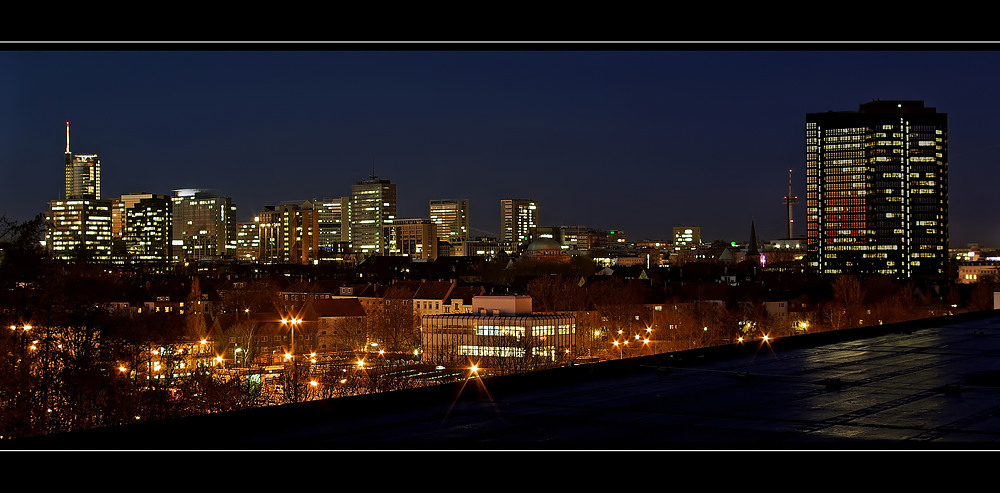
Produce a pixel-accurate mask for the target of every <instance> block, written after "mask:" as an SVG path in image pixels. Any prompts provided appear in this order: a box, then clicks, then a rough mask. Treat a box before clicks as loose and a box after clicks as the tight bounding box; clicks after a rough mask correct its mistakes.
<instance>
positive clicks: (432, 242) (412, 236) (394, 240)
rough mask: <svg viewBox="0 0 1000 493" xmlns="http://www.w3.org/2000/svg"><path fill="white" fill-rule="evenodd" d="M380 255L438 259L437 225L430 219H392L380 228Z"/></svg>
mask: <svg viewBox="0 0 1000 493" xmlns="http://www.w3.org/2000/svg"><path fill="white" fill-rule="evenodd" d="M382 236H383V238H382V244H383V245H385V250H384V251H383V252H382V255H393V256H395V255H405V256H409V257H410V258H416V259H428V260H434V259H436V258H437V257H438V238H439V237H440V236H441V235H439V234H438V233H437V224H434V223H433V222H432V221H431V220H430V219H423V218H416V219H393V221H392V224H386V225H385V226H382Z"/></svg>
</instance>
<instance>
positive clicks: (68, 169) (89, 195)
mask: <svg viewBox="0 0 1000 493" xmlns="http://www.w3.org/2000/svg"><path fill="white" fill-rule="evenodd" d="M63 181H64V183H63V198H64V199H66V200H101V160H100V158H98V156H97V154H73V153H72V152H70V150H69V122H66V154H65V165H64V168H63Z"/></svg>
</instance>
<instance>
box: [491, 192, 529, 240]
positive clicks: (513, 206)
mask: <svg viewBox="0 0 1000 493" xmlns="http://www.w3.org/2000/svg"><path fill="white" fill-rule="evenodd" d="M537 226H538V203H536V202H535V201H534V200H530V199H503V200H501V201H500V241H505V242H511V243H522V242H525V241H528V239H529V238H531V235H532V233H533V232H534V229H535V228H536V227H537Z"/></svg>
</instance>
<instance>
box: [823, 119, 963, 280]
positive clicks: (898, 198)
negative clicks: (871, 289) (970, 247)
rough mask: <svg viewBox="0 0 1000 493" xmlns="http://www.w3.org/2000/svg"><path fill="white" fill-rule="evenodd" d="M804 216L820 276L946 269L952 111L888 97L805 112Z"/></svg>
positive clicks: (913, 273)
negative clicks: (855, 108) (851, 106)
mask: <svg viewBox="0 0 1000 493" xmlns="http://www.w3.org/2000/svg"><path fill="white" fill-rule="evenodd" d="M806 215H807V247H808V252H809V260H808V262H809V267H810V269H811V270H812V271H814V272H818V273H821V274H841V273H854V274H859V275H864V274H884V275H889V276H893V277H897V278H910V277H918V276H943V275H945V274H946V264H947V260H948V118H947V114H945V113H938V112H937V111H936V110H935V108H925V107H924V103H923V101H881V100H875V101H872V102H870V103H865V104H862V105H861V108H860V109H859V110H858V111H829V112H826V113H809V114H807V115H806Z"/></svg>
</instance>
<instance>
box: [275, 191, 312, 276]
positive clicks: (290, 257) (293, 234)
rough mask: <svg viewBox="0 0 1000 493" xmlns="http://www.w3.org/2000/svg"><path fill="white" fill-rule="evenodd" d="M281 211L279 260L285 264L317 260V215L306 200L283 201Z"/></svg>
mask: <svg viewBox="0 0 1000 493" xmlns="http://www.w3.org/2000/svg"><path fill="white" fill-rule="evenodd" d="M279 211H280V212H281V229H282V234H281V238H282V242H281V261H282V262H283V263H287V264H311V263H315V262H317V261H318V260H319V257H318V255H319V216H318V215H317V214H316V210H315V209H314V208H313V205H312V202H309V201H308V200H306V201H304V202H302V203H292V202H285V203H282V204H281V205H280V206H279Z"/></svg>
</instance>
